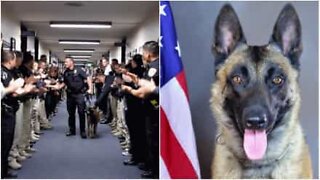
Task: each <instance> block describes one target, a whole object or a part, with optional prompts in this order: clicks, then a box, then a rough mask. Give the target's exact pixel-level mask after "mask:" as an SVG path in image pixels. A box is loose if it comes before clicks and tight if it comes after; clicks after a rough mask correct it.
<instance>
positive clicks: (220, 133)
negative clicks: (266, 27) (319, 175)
mask: <svg viewBox="0 0 320 180" xmlns="http://www.w3.org/2000/svg"><path fill="white" fill-rule="evenodd" d="M212 50H213V54H214V56H215V74H216V80H215V82H214V84H213V87H212V98H211V108H212V110H213V113H214V117H215V119H216V122H217V137H216V145H215V153H214V157H213V163H212V177H213V178H235V179H238V178H280V179H282V178H312V167H311V160H310V154H309V150H308V146H307V144H306V141H305V139H304V135H303V132H302V128H301V125H300V122H299V118H298V114H299V109H300V93H299V87H298V77H299V56H300V54H301V52H302V42H301V25H300V21H299V18H298V15H297V13H296V11H295V9H294V8H293V6H292V5H290V4H288V5H286V6H285V7H284V8H283V10H282V11H281V13H280V15H279V17H278V19H277V21H276V24H275V26H274V30H273V34H272V36H271V38H270V42H269V44H267V45H264V46H250V45H247V43H246V39H245V37H244V34H243V32H242V29H241V26H240V22H239V20H238V17H237V15H236V13H235V11H234V10H233V8H232V7H231V6H230V5H228V4H227V5H225V6H224V7H223V8H222V9H221V11H220V14H219V15H218V18H217V21H216V24H215V35H214V42H213V47H212Z"/></svg>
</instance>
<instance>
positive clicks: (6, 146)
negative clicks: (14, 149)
mask: <svg viewBox="0 0 320 180" xmlns="http://www.w3.org/2000/svg"><path fill="white" fill-rule="evenodd" d="M15 124H16V113H15V111H13V110H9V109H6V108H3V107H1V178H4V177H6V176H7V174H8V156H9V152H10V149H11V146H12V143H13V137H14V127H15Z"/></svg>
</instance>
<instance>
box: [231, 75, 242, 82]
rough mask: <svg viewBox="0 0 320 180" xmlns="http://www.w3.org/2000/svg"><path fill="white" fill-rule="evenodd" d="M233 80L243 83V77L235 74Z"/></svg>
mask: <svg viewBox="0 0 320 180" xmlns="http://www.w3.org/2000/svg"><path fill="white" fill-rule="evenodd" d="M232 81H233V83H235V84H241V83H242V79H241V77H240V76H237V75H236V76H233V78H232Z"/></svg>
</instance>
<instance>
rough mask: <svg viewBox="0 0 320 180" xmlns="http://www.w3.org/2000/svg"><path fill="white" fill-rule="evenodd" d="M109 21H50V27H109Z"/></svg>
mask: <svg viewBox="0 0 320 180" xmlns="http://www.w3.org/2000/svg"><path fill="white" fill-rule="evenodd" d="M111 26H112V23H111V22H106V21H105V22H104V21H97V22H93V21H90V22H85V21H50V27H55V28H111Z"/></svg>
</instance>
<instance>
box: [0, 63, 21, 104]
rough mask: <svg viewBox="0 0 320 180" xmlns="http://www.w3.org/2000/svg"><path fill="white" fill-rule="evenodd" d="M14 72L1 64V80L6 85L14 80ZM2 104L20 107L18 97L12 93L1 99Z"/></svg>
mask: <svg viewBox="0 0 320 180" xmlns="http://www.w3.org/2000/svg"><path fill="white" fill-rule="evenodd" d="M13 79H14V78H13V73H12V71H11V70H9V69H7V68H6V67H4V66H1V82H2V84H3V86H4V87H8V86H9V83H10V82H11V81H12V80H13ZM1 105H5V106H8V107H11V108H17V107H19V103H18V100H17V98H15V97H13V96H12V93H10V94H7V95H6V96H5V97H4V98H3V99H2V101H1Z"/></svg>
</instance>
